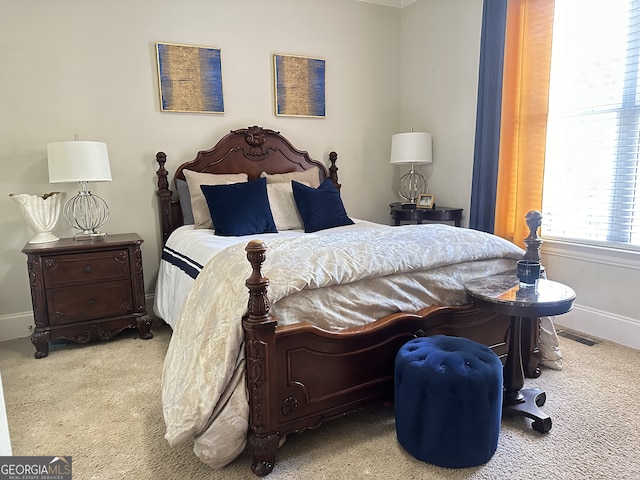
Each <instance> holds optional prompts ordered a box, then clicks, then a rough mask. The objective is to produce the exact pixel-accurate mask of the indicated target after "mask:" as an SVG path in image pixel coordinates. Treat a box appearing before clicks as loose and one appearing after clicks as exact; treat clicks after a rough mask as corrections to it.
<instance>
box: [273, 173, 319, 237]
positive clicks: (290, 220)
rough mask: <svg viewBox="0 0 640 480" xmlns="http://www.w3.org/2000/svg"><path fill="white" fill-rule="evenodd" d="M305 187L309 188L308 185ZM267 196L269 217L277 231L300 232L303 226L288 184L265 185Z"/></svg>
mask: <svg viewBox="0 0 640 480" xmlns="http://www.w3.org/2000/svg"><path fill="white" fill-rule="evenodd" d="M305 185H307V186H309V184H308V183H305ZM267 196H268V197H269V205H270V207H271V215H273V221H274V222H275V224H276V228H277V229H278V231H281V230H295V229H297V230H302V229H303V228H304V224H303V223H302V218H301V217H300V213H298V207H296V201H295V199H294V198H293V189H292V187H291V182H289V183H267Z"/></svg>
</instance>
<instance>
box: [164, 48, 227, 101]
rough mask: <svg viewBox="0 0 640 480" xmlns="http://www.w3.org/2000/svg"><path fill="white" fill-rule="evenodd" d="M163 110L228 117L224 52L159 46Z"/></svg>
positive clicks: (211, 49)
mask: <svg viewBox="0 0 640 480" xmlns="http://www.w3.org/2000/svg"><path fill="white" fill-rule="evenodd" d="M156 53H157V59H158V81H159V85H160V110H161V111H163V112H198V113H224V98H223V95H222V60H221V56H220V49H218V48H213V47H198V46H192V45H179V44H174V43H156Z"/></svg>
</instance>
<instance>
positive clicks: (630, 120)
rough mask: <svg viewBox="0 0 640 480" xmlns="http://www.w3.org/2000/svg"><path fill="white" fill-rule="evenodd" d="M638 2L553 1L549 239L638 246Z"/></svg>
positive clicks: (546, 187) (546, 211) (546, 209)
mask: <svg viewBox="0 0 640 480" xmlns="http://www.w3.org/2000/svg"><path fill="white" fill-rule="evenodd" d="M639 57H640V0H616V1H611V0H556V2H555V13H554V24H553V45H552V53H551V75H550V90H549V117H548V125H547V144H546V156H545V173H544V192H543V226H542V233H543V235H544V236H545V237H551V238H559V239H567V240H571V241H576V242H582V243H588V244H605V245H610V246H615V247H630V248H634V249H640V195H639V193H638V173H639V172H638V158H639V156H640V138H639V137H640V71H639V68H640V58H639Z"/></svg>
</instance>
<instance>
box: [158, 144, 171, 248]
mask: <svg viewBox="0 0 640 480" xmlns="http://www.w3.org/2000/svg"><path fill="white" fill-rule="evenodd" d="M156 161H157V162H158V165H159V167H158V170H157V171H156V175H157V177H158V191H157V192H156V195H158V200H159V203H160V228H161V230H162V245H164V244H165V243H167V238H169V234H170V233H171V232H172V231H173V215H172V213H171V190H169V180H167V176H168V175H169V172H167V170H166V169H165V168H164V164H165V163H167V155H166V154H165V153H164V152H158V153H156Z"/></svg>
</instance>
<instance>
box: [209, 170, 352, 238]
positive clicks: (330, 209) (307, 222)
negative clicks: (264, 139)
mask: <svg viewBox="0 0 640 480" xmlns="http://www.w3.org/2000/svg"><path fill="white" fill-rule="evenodd" d="M291 185H292V186H293V198H295V200H296V206H297V207H298V212H300V217H301V218H302V222H303V223H304V231H305V232H307V233H311V232H317V231H318V230H324V229H325V228H332V227H341V226H342V225H353V220H351V219H350V218H349V217H348V216H347V212H346V211H345V209H344V205H343V204H342V199H341V198H340V192H338V189H337V188H336V186H335V185H334V184H333V182H332V181H331V179H330V178H327V179H326V180H325V181H324V182H322V183H321V184H320V186H319V187H318V188H311V187H307V186H306V185H303V184H302V183H298V182H296V181H294V180H292V181H291ZM214 223H215V222H214Z"/></svg>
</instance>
